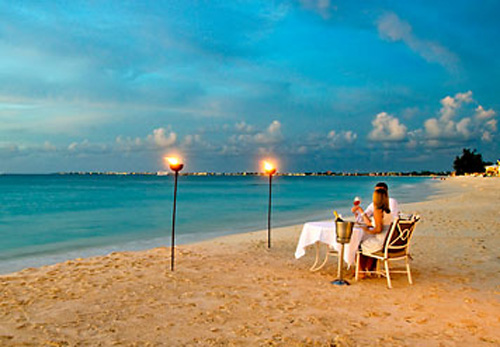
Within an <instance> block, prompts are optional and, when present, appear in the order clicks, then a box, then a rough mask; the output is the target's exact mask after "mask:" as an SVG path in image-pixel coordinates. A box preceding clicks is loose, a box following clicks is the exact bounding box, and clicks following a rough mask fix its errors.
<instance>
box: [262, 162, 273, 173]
mask: <svg viewBox="0 0 500 347" xmlns="http://www.w3.org/2000/svg"><path fill="white" fill-rule="evenodd" d="M273 169H274V166H273V164H271V163H268V162H267V161H265V162H264V170H266V171H272V170H273Z"/></svg>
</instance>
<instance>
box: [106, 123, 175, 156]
mask: <svg viewBox="0 0 500 347" xmlns="http://www.w3.org/2000/svg"><path fill="white" fill-rule="evenodd" d="M176 141H177V134H176V133H175V132H173V131H172V130H171V129H170V127H167V128H157V129H154V130H153V132H152V133H151V134H148V135H147V136H146V137H145V138H140V137H136V138H131V137H123V136H121V135H120V136H117V137H116V140H115V144H116V146H117V148H118V149H119V150H125V151H134V150H135V151H137V150H159V149H165V148H169V147H172V146H173V145H174V144H175V143H176Z"/></svg>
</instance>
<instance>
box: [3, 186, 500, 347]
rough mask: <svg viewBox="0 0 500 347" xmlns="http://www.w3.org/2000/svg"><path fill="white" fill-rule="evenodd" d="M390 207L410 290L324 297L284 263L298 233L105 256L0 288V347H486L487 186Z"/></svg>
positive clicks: (496, 240)
mask: <svg viewBox="0 0 500 347" xmlns="http://www.w3.org/2000/svg"><path fill="white" fill-rule="evenodd" d="M438 184H439V187H440V194H439V195H437V196H435V197H433V198H432V199H431V200H430V201H426V202H420V203H415V204H411V205H403V210H404V211H405V212H413V211H418V212H419V213H420V215H421V217H422V222H421V223H420V224H419V225H418V227H417V230H416V235H415V237H414V239H413V248H412V253H413V258H414V261H413V262H412V270H413V275H414V276H413V277H414V285H409V284H408V282H407V279H406V277H405V276H404V275H395V276H394V281H393V287H394V288H393V289H392V290H390V289H387V287H386V282H385V279H383V278H382V279H379V278H374V279H366V280H362V281H359V282H354V280H352V281H351V282H352V285H351V286H348V287H346V286H344V287H337V286H333V285H331V284H330V281H331V280H332V279H334V277H335V272H336V268H335V264H334V261H333V260H332V261H331V262H330V264H329V266H328V267H327V268H325V269H324V270H322V271H320V272H317V273H310V272H309V271H308V268H309V266H310V265H311V263H312V260H313V259H312V258H313V253H314V251H313V250H310V251H308V253H307V255H306V256H305V257H303V258H301V259H299V260H295V259H294V256H293V255H294V251H295V246H296V243H297V240H298V237H299V234H300V231H301V226H300V225H299V226H294V227H288V228H281V229H276V230H274V231H273V236H274V239H273V247H272V249H271V250H268V249H267V248H266V241H265V238H266V236H265V235H266V234H265V232H256V233H250V234H244V235H236V236H229V237H224V238H220V239H216V240H212V241H209V242H204V243H199V244H195V245H187V246H182V247H179V248H178V252H177V258H176V259H177V263H176V270H175V272H173V273H172V272H171V271H170V270H169V266H170V256H169V255H170V252H169V249H167V248H156V249H152V250H149V251H144V252H129V253H112V254H110V255H108V256H103V257H94V258H88V259H77V260H72V261H67V262H65V263H61V264H56V265H53V266H46V267H42V268H40V269H26V270H23V271H20V272H18V273H14V274H10V275H4V276H0V345H1V346H10V345H15V346H17V345H33V346H39V345H47V346H64V345H71V346H74V345H78V346H80V345H82V346H87V345H88V346H101V345H102V346H108V345H140V346H143V345H144V346H146V345H165V346H173V345H252V346H260V345H282V346H296V345H317V346H328V345H340V346H343V345H346V346H347V345H384V346H386V345H389V346H391V345H396V346H400V345H402V346H405V345H410V346H455V345H464V346H465V345H467V346H482V345H484V346H494V345H496V346H498V345H500V236H499V232H500V212H499V206H500V194H499V192H500V189H499V188H500V179H494V178H490V179H489V178H455V179H449V180H446V181H443V182H439V183H438Z"/></svg>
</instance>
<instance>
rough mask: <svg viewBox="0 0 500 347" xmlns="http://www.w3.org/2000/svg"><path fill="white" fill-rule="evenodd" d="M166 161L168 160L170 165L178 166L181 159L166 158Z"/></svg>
mask: <svg viewBox="0 0 500 347" xmlns="http://www.w3.org/2000/svg"><path fill="white" fill-rule="evenodd" d="M165 159H167V161H168V163H169V164H170V165H177V164H179V159H178V158H175V157H166V158H165Z"/></svg>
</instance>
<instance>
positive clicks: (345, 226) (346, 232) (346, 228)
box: [335, 221, 354, 243]
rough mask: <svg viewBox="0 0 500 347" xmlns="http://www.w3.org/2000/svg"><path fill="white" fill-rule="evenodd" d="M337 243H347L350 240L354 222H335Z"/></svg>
mask: <svg viewBox="0 0 500 347" xmlns="http://www.w3.org/2000/svg"><path fill="white" fill-rule="evenodd" d="M335 224H336V227H337V228H336V231H337V242H338V243H349V242H350V241H351V235H352V228H353V226H354V222H338V221H337V222H335Z"/></svg>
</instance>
